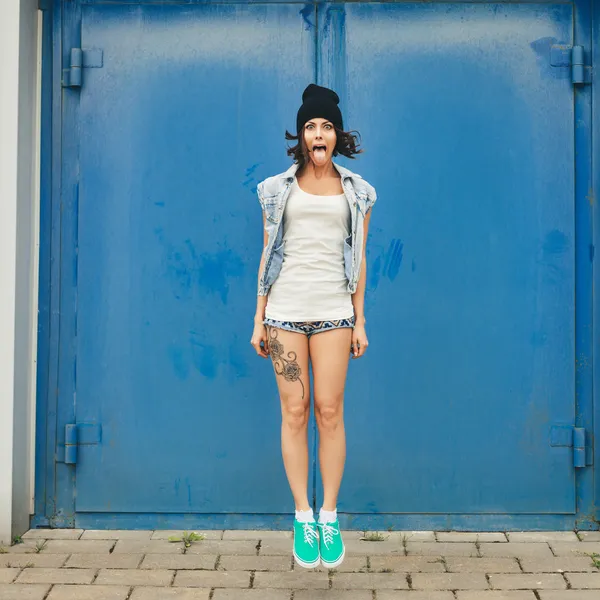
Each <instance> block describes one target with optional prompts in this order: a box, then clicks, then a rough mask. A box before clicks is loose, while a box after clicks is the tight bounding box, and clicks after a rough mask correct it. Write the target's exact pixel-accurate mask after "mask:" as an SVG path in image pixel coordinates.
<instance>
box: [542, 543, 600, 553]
mask: <svg viewBox="0 0 600 600" xmlns="http://www.w3.org/2000/svg"><path fill="white" fill-rule="evenodd" d="M549 544H550V547H551V548H552V552H554V554H556V556H582V555H585V553H586V552H587V553H589V554H592V553H594V552H597V553H598V554H600V542H549Z"/></svg>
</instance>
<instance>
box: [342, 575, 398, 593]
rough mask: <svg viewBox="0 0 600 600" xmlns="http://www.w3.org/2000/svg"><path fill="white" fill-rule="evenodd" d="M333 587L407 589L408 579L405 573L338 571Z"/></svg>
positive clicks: (347, 588)
mask: <svg viewBox="0 0 600 600" xmlns="http://www.w3.org/2000/svg"><path fill="white" fill-rule="evenodd" d="M333 589H337V590H339V589H342V590H356V589H362V590H372V589H378V590H379V589H382V590H383V589H388V590H407V589H408V581H407V579H406V575H405V574H404V573H336V574H335V575H334V576H333Z"/></svg>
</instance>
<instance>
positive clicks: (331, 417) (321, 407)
mask: <svg viewBox="0 0 600 600" xmlns="http://www.w3.org/2000/svg"><path fill="white" fill-rule="evenodd" d="M342 400H343V397H342V396H339V397H334V398H327V399H323V398H322V399H321V400H320V401H317V400H315V418H316V420H317V425H318V426H319V430H321V431H326V432H332V431H335V430H336V429H337V428H338V427H339V426H340V425H341V423H342V420H343V402H342Z"/></svg>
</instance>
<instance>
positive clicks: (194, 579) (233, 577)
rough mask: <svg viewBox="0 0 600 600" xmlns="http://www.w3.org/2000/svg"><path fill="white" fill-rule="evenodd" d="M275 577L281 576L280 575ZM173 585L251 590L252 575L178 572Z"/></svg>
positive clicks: (246, 573) (216, 572)
mask: <svg viewBox="0 0 600 600" xmlns="http://www.w3.org/2000/svg"><path fill="white" fill-rule="evenodd" d="M260 574H262V573H260ZM257 575H259V573H257ZM275 575H276V576H280V573H276V574H275ZM173 585H174V586H177V587H201V588H211V587H215V588H249V587H250V573H249V572H247V571H177V575H176V576H175V581H174V582H173ZM254 587H256V584H255V585H254Z"/></svg>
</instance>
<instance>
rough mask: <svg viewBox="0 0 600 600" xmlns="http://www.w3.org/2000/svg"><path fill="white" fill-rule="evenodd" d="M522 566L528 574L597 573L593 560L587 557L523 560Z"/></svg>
mask: <svg viewBox="0 0 600 600" xmlns="http://www.w3.org/2000/svg"><path fill="white" fill-rule="evenodd" d="M521 566H522V567H523V571H525V572H526V573H562V572H563V571H587V572H589V573H597V572H598V569H597V567H595V566H594V563H593V562H592V559H591V558H589V557H586V556H581V557H579V556H558V557H556V558H523V559H521Z"/></svg>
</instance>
